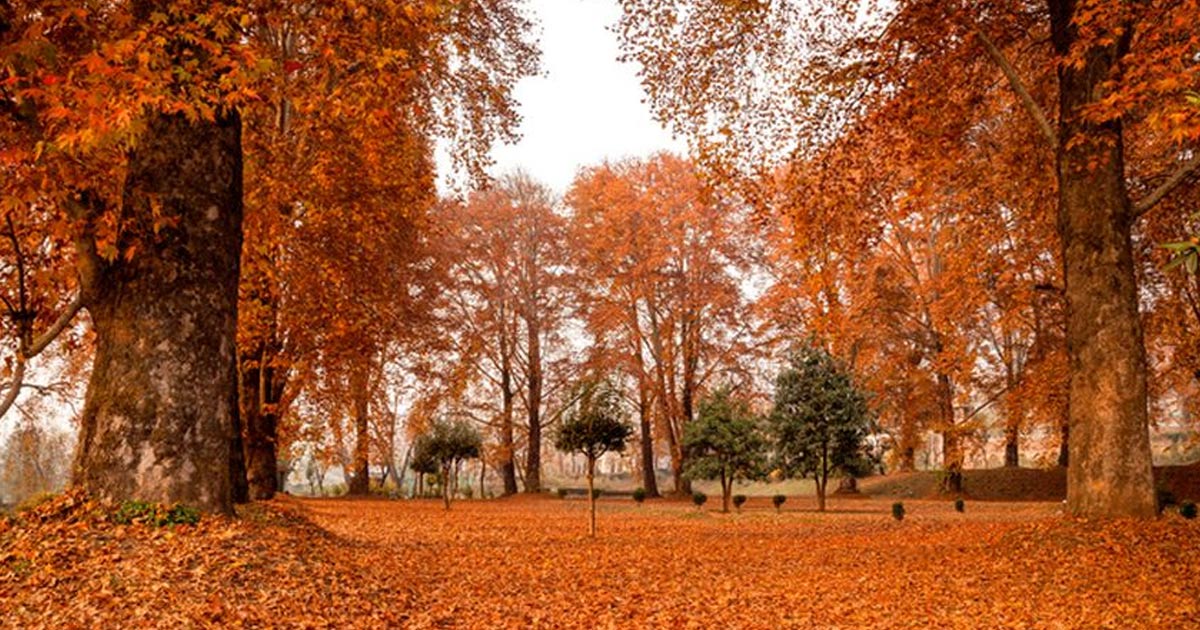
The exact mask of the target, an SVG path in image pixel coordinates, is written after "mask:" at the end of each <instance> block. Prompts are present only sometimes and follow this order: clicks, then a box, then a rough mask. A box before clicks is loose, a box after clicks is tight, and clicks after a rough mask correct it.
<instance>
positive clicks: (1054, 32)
mask: <svg viewBox="0 0 1200 630" xmlns="http://www.w3.org/2000/svg"><path fill="white" fill-rule="evenodd" d="M1049 8H1050V21H1051V37H1052V39H1053V41H1054V46H1055V49H1056V51H1057V52H1058V53H1059V54H1060V55H1063V56H1067V55H1075V56H1076V57H1077V58H1078V59H1079V60H1080V63H1070V62H1068V63H1062V64H1059V69H1058V81H1059V134H1058V141H1059V147H1058V152H1057V153H1058V180H1059V208H1058V231H1059V236H1060V238H1061V239H1062V247H1063V264H1064V272H1063V278H1064V282H1065V285H1066V286H1065V288H1066V299H1067V359H1068V362H1069V366H1070V367H1069V369H1070V389H1069V393H1068V400H1069V403H1068V404H1069V408H1070V412H1069V413H1070V426H1071V432H1070V451H1071V457H1070V462H1069V467H1068V473H1067V508H1068V510H1069V511H1070V512H1071V514H1074V515H1076V516H1090V517H1145V518H1150V517H1153V516H1154V515H1155V513H1156V510H1155V501H1154V481H1153V477H1152V472H1151V456H1150V441H1149V435H1148V430H1147V426H1148V425H1147V409H1146V404H1147V394H1146V351H1145V344H1144V342H1143V334H1142V323H1141V317H1140V315H1139V313H1138V289H1137V280H1136V275H1135V270H1134V260H1133V249H1132V243H1131V229H1132V225H1133V221H1134V219H1135V218H1136V217H1135V216H1134V215H1133V213H1132V211H1131V207H1130V202H1129V197H1128V192H1127V190H1126V188H1125V164H1124V139H1123V136H1122V125H1121V120H1120V119H1119V118H1114V119H1110V120H1107V121H1103V122H1096V121H1088V120H1084V119H1083V117H1082V116H1081V111H1080V110H1081V108H1085V107H1087V106H1089V105H1093V104H1095V103H1097V102H1098V101H1100V100H1101V99H1103V98H1104V97H1105V96H1106V95H1107V94H1106V87H1105V83H1106V82H1108V81H1110V80H1112V79H1114V78H1115V72H1116V71H1117V69H1118V67H1119V65H1120V62H1121V59H1122V58H1123V57H1124V55H1125V53H1126V51H1127V49H1128V45H1129V41H1130V38H1131V36H1132V35H1131V34H1132V28H1131V25H1129V24H1127V23H1123V24H1113V25H1110V26H1109V27H1110V28H1115V27H1121V28H1123V29H1124V32H1123V33H1113V32H1109V33H1107V34H1106V36H1105V37H1104V38H1103V39H1100V38H1097V40H1096V41H1087V42H1081V41H1080V38H1079V33H1078V31H1077V29H1076V27H1075V25H1074V22H1073V21H1074V20H1075V19H1077V18H1079V17H1080V16H1081V14H1083V13H1084V12H1085V11H1087V10H1089V9H1090V5H1088V4H1087V3H1079V2H1076V1H1075V0H1050V1H1049ZM1099 19H1104V18H1103V16H1101V17H1100V18H1099ZM1099 26H1100V27H1102V28H1103V26H1104V25H1102V24H1101V25H1099ZM1081 46H1082V47H1085V48H1083V49H1080V47H1081Z"/></svg>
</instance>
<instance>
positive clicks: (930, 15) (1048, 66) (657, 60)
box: [620, 0, 1200, 517]
mask: <svg viewBox="0 0 1200 630" xmlns="http://www.w3.org/2000/svg"><path fill="white" fill-rule="evenodd" d="M621 4H622V6H623V8H624V9H625V11H624V18H623V20H622V23H621V26H620V31H621V34H622V39H623V47H624V50H625V52H626V55H627V58H629V59H630V60H633V61H635V62H637V63H639V64H640V65H641V67H642V69H643V71H644V75H643V76H644V85H645V87H646V88H647V90H648V92H649V94H650V101H651V103H652V105H653V106H654V108H655V110H656V112H657V114H658V116H659V117H660V118H661V119H662V120H663V121H665V122H669V123H670V124H671V125H672V126H673V127H674V129H675V130H676V131H678V132H680V133H682V134H684V135H685V136H687V137H689V138H690V139H691V141H692V143H693V145H694V148H695V150H696V153H697V155H699V156H700V158H701V161H702V162H703V163H704V164H705V166H706V168H707V169H708V170H709V171H710V172H711V173H712V175H713V180H714V181H715V182H716V183H717V184H718V185H720V186H722V187H723V188H725V189H726V190H728V191H729V192H730V193H731V194H736V195H740V196H741V197H742V198H743V199H745V200H746V201H747V202H748V203H751V204H753V205H755V206H757V207H761V208H769V209H771V212H770V214H772V215H773V216H776V217H779V219H780V220H781V221H782V222H783V230H782V232H783V239H784V240H785V241H786V242H787V243H789V244H791V245H792V247H791V249H790V250H789V251H791V252H795V253H796V254H797V255H796V256H795V257H794V262H795V264H796V265H797V266H798V269H797V270H796V272H795V273H794V274H793V275H792V277H793V278H795V279H796V280H795V281H791V282H788V283H786V286H788V287H790V288H794V289H797V291H796V295H795V299H797V300H799V301H800V302H801V303H802V304H804V305H805V306H806V308H805V309H804V311H803V314H804V315H805V316H807V318H808V321H809V323H810V326H812V327H813V328H814V329H815V330H817V331H818V332H819V334H821V335H822V337H823V338H827V339H829V340H830V342H831V343H834V344H837V345H838V349H837V353H838V354H839V355H842V356H847V357H851V360H852V362H854V363H855V364H856V365H864V366H870V367H869V368H867V369H870V370H872V371H877V372H876V375H875V376H874V377H873V379H874V380H875V381H876V385H874V386H873V389H875V390H877V391H883V390H890V392H891V393H892V399H893V400H895V401H897V403H898V404H896V405H895V407H894V408H895V409H896V410H897V411H896V413H898V414H911V415H915V416H926V417H927V418H928V421H926V422H924V426H926V427H928V428H931V429H933V430H936V431H939V432H940V433H942V435H943V442H944V444H945V451H946V457H945V458H946V462H947V463H946V465H947V468H949V469H950V472H951V475H950V479H951V480H952V481H953V480H955V477H956V475H955V474H954V473H955V469H956V468H957V467H959V466H960V463H959V462H961V459H962V456H961V450H962V443H961V440H962V437H963V435H964V433H966V432H969V431H971V430H972V428H973V423H972V421H973V420H974V419H976V418H977V413H976V409H978V408H979V405H980V404H983V403H987V402H988V401H989V400H992V399H996V400H1000V399H1001V398H1002V399H1003V402H1004V407H1006V409H1005V410H1004V411H1005V413H1006V414H1007V416H1008V419H1009V423H1010V435H1015V434H1016V433H1018V432H1019V431H1020V430H1021V428H1022V426H1023V425H1024V423H1026V422H1028V421H1030V420H1032V419H1033V418H1035V417H1036V416H1037V415H1043V414H1045V415H1059V416H1060V417H1061V420H1060V421H1059V424H1060V425H1061V430H1062V433H1063V435H1064V437H1065V438H1068V436H1069V438H1068V440H1064V442H1065V443H1067V444H1069V447H1070V448H1069V462H1067V461H1064V463H1069V475H1068V478H1069V484H1068V486H1069V489H1068V504H1069V508H1070V511H1071V512H1072V513H1074V514H1076V515H1082V516H1118V515H1126V516H1142V517H1146V516H1151V515H1153V514H1154V499H1153V494H1154V493H1153V485H1152V478H1151V453H1150V446H1149V443H1148V440H1147V428H1148V424H1149V422H1148V413H1149V410H1150V409H1151V405H1150V404H1149V403H1150V402H1151V401H1153V400H1155V399H1157V400H1164V399H1168V398H1169V399H1173V404H1178V401H1179V400H1180V399H1184V400H1186V401H1188V404H1189V405H1190V404H1193V403H1194V400H1195V397H1194V395H1193V394H1194V389H1195V374H1196V367H1197V365H1196V363H1195V361H1194V353H1193V351H1194V349H1195V348H1196V347H1197V343H1196V338H1195V336H1194V335H1195V330H1196V326H1195V323H1196V320H1194V319H1193V318H1194V317H1195V316H1196V315H1197V311H1196V309H1195V308H1194V307H1193V302H1194V296H1195V295H1196V293H1195V285H1194V283H1193V280H1192V279H1191V278H1188V277H1183V276H1163V275H1162V274H1161V273H1160V272H1159V269H1160V268H1161V266H1162V264H1163V263H1164V262H1165V260H1166V257H1167V254H1166V253H1165V252H1162V251H1160V250H1158V248H1157V244H1158V243H1162V242H1166V241H1178V240H1180V239H1179V236H1180V235H1182V234H1192V233H1194V230H1192V229H1189V228H1191V227H1192V226H1190V225H1189V222H1190V221H1191V219H1188V217H1189V216H1191V215H1192V211H1193V210H1194V208H1195V207H1196V203H1197V197H1196V195H1197V187H1196V186H1195V185H1194V181H1195V176H1196V173H1197V169H1200V153H1198V146H1197V142H1198V141H1200V111H1197V109H1196V108H1195V107H1193V106H1191V105H1190V103H1189V101H1188V98H1187V96H1188V91H1189V90H1194V89H1195V86H1196V85H1197V84H1198V80H1200V65H1198V64H1197V62H1196V59H1197V57H1196V51H1197V50H1200V35H1198V34H1197V32H1196V29H1194V28H1193V27H1192V26H1191V24H1193V23H1194V22H1195V19H1196V17H1197V15H1200V7H1198V6H1197V5H1196V3H1194V2H1148V3H1128V2H1122V1H1120V0H1048V1H1046V2H1009V1H1004V0H999V1H996V0H982V1H962V2H929V1H926V0H905V1H901V2H895V3H886V4H880V3H874V2H859V1H855V0H822V1H818V2H807V1H805V2H800V1H792V0H784V1H780V2H711V1H709V0H680V1H676V0H622V3H621ZM864 318H869V319H877V320H881V324H882V326H880V327H878V330H879V333H875V332H873V331H871V330H868V329H866V328H865V327H863V326H861V325H856V322H861V321H863V319H864ZM979 338H982V339H985V340H986V343H977V342H976V341H975V340H976V339H979ZM980 360H988V361H991V362H993V363H994V364H995V365H996V366H997V367H999V368H1002V369H998V370H994V371H992V372H991V376H993V377H994V378H997V380H998V382H996V383H994V384H993V385H991V386H989V387H988V389H990V390H992V391H993V392H995V393H994V394H993V395H989V396H985V397H983V398H982V399H981V400H975V401H972V400H971V398H972V397H969V396H964V395H963V392H964V390H965V389H968V388H974V387H976V386H977V385H976V383H975V382H973V381H975V380H976V378H977V374H978V373H977V370H976V366H977V364H978V361H980ZM1148 364H1150V365H1153V366H1154V367H1155V368H1157V370H1156V373H1157V374H1158V375H1160V376H1161V377H1162V378H1160V379H1159V380H1158V381H1157V382H1155V381H1154V380H1152V379H1151V378H1150V377H1151V371H1150V370H1149V369H1148ZM893 367H899V370H894V369H892V368H893ZM914 367H915V368H919V369H912V368H914ZM922 390H929V391H931V392H933V394H934V395H932V396H922V397H921V398H923V399H925V400H928V401H930V402H931V403H932V404H919V403H920V401H913V403H909V404H906V403H905V402H904V398H905V397H908V396H911V395H913V394H915V393H918V392H921V391H922ZM1155 390H1157V391H1155ZM1166 390H1174V391H1173V395H1172V396H1165V395H1164V392H1165V391H1166ZM1026 394H1028V395H1026ZM963 400H968V401H971V403H970V404H966V405H963V404H960V401H963ZM905 410H907V411H905ZM921 424H922V423H920V422H906V425H907V426H909V427H918V426H921ZM906 433H907V434H908V435H909V436H911V435H914V433H913V432H912V431H911V430H910V431H906ZM903 441H904V442H906V443H907V444H906V445H904V446H902V452H907V451H908V449H909V448H910V447H911V443H912V442H911V440H909V439H906V440H903ZM1013 451H1014V454H1015V449H1013ZM1067 454H1068V450H1067V449H1065V448H1064V451H1063V460H1067V459H1068V457H1067ZM1014 460H1015V456H1014V457H1012V458H1010V459H1009V461H1010V462H1012V461H1014Z"/></svg>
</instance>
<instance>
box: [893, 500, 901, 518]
mask: <svg viewBox="0 0 1200 630" xmlns="http://www.w3.org/2000/svg"><path fill="white" fill-rule="evenodd" d="M892 518H894V519H896V520H897V521H903V520H904V504H903V503H901V502H900V501H897V502H895V503H893V504H892Z"/></svg>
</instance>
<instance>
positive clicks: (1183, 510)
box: [1179, 501, 1196, 520]
mask: <svg viewBox="0 0 1200 630" xmlns="http://www.w3.org/2000/svg"><path fill="white" fill-rule="evenodd" d="M1179 515H1180V516H1182V517H1183V518H1186V519H1188V520H1191V519H1194V518H1196V504H1195V503H1194V502H1192V501H1184V502H1183V503H1180V504H1179Z"/></svg>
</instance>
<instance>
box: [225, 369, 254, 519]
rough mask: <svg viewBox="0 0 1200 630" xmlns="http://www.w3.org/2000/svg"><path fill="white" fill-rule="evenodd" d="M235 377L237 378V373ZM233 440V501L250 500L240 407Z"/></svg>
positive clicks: (231, 445) (235, 415)
mask: <svg viewBox="0 0 1200 630" xmlns="http://www.w3.org/2000/svg"><path fill="white" fill-rule="evenodd" d="M234 378H237V377H236V375H235V376H234ZM232 433H233V440H232V441H231V442H230V443H229V448H230V453H229V483H230V488H231V489H230V493H231V495H232V496H233V502H234V503H237V504H239V505H240V504H244V503H249V502H250V498H251V497H250V484H249V483H248V482H247V478H246V456H245V449H244V447H243V441H242V419H241V414H240V413H238V409H237V408H236V407H234V410H233V432H232Z"/></svg>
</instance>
